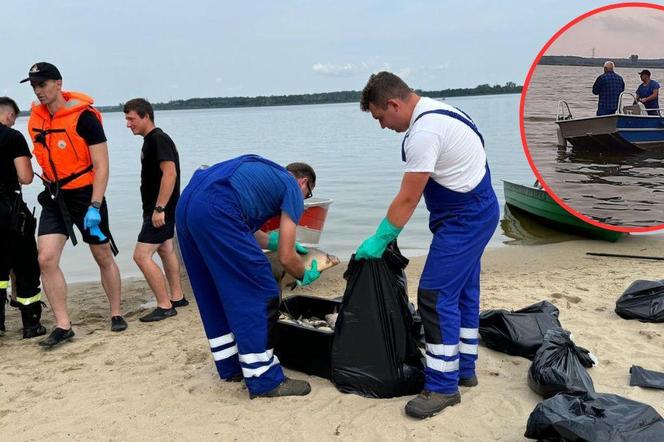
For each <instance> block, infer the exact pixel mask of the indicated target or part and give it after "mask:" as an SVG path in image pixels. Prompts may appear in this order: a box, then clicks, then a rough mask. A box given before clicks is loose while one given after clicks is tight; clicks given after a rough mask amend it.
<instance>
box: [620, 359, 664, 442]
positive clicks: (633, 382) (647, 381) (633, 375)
mask: <svg viewBox="0 0 664 442" xmlns="http://www.w3.org/2000/svg"><path fill="white" fill-rule="evenodd" d="M629 374H630V377H629V385H630V386H632V387H646V388H658V389H660V390H664V373H660V372H658V371H652V370H646V369H645V368H643V367H639V366H638V365H632V367H631V368H630V369H629ZM662 439H663V440H664V437H663V438H662Z"/></svg>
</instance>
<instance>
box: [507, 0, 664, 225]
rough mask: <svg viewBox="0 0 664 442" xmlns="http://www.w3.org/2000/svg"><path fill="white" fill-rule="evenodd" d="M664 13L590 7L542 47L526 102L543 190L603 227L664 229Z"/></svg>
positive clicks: (527, 133)
mask: <svg viewBox="0 0 664 442" xmlns="http://www.w3.org/2000/svg"><path fill="white" fill-rule="evenodd" d="M662 42H664V7H663V6H660V5H650V4H643V3H639V4H635V3H624V4H616V5H611V6H607V7H603V8H600V9H596V10H594V11H590V12H588V13H587V14H584V15H582V16H580V17H578V18H577V19H575V20H573V21H572V22H570V23H569V24H568V25H566V26H565V27H564V28H562V29H561V30H560V31H559V32H558V33H557V34H556V35H554V36H553V37H552V38H551V40H549V42H548V43H547V44H546V45H545V46H544V48H543V49H542V50H541V51H540V53H539V54H538V56H537V58H536V59H535V61H534V63H533V65H532V66H531V69H530V71H529V73H528V77H527V79H526V82H525V84H524V88H523V93H522V96H521V108H520V121H521V138H522V141H523V145H524V149H525V151H526V156H527V157H528V161H529V162H530V165H531V167H532V168H533V171H534V172H535V175H536V176H537V179H538V182H539V185H541V186H542V187H543V188H544V189H545V190H546V191H547V192H548V193H549V195H550V196H551V197H552V198H553V199H554V200H555V201H556V203H558V204H559V205H560V206H562V207H563V208H565V209H566V210H567V211H569V212H570V213H572V214H573V215H575V216H577V217H578V218H580V219H582V220H583V221H585V222H587V223H590V224H594V225H595V226H597V227H601V228H604V229H609V230H614V231H621V232H642V231H651V230H658V229H662V228H664V109H662V107H664V96H662V97H660V96H659V95H660V84H661V83H662V82H664V44H662Z"/></svg>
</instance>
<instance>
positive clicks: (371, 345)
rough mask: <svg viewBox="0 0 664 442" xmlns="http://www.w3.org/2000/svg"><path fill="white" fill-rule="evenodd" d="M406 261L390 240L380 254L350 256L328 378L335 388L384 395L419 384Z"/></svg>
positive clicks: (420, 369)
mask: <svg viewBox="0 0 664 442" xmlns="http://www.w3.org/2000/svg"><path fill="white" fill-rule="evenodd" d="M407 265H408V259H406V258H405V257H403V256H402V255H401V253H399V249H398V248H397V246H396V243H392V244H391V245H390V247H388V250H386V251H385V253H384V254H383V257H382V258H381V259H369V260H360V261H355V260H354V259H353V258H351V261H350V263H349V264H348V269H347V270H346V272H345V273H344V278H346V280H347V285H346V291H345V293H344V297H343V302H342V305H341V309H340V310H339V316H338V317H337V322H336V324H335V330H334V342H333V344H332V382H333V383H334V385H335V386H336V387H337V388H338V389H339V390H340V391H342V392H344V393H355V394H359V395H362V396H368V397H374V398H389V397H395V396H404V395H412V394H417V393H419V392H420V391H421V390H422V388H423V386H424V371H423V370H424V367H423V364H422V353H421V352H420V351H419V349H418V348H417V341H416V337H415V334H416V330H417V327H416V326H415V324H414V322H413V315H412V312H411V311H410V309H409V307H408V297H407V296H408V294H407V292H406V276H405V274H404V269H405V267H406V266H407Z"/></svg>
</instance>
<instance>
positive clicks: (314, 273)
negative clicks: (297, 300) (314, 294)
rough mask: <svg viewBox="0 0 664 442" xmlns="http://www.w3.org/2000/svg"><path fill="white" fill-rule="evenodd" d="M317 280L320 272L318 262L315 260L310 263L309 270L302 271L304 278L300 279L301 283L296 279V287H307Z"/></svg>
mask: <svg viewBox="0 0 664 442" xmlns="http://www.w3.org/2000/svg"><path fill="white" fill-rule="evenodd" d="M318 278H320V272H319V271H318V262H316V260H315V259H314V260H313V261H311V268H310V269H304V276H303V277H302V281H300V280H299V279H298V280H297V285H300V286H303V285H309V284H311V283H312V282H314V281H315V280H317V279H318Z"/></svg>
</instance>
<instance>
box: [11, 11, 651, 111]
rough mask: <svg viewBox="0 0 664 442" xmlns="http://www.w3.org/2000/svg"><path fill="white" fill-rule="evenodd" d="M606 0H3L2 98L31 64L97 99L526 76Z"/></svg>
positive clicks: (27, 96) (17, 95) (22, 88)
mask: <svg viewBox="0 0 664 442" xmlns="http://www.w3.org/2000/svg"><path fill="white" fill-rule="evenodd" d="M610 3H611V2H606V1H593V0H588V1H583V2H566V1H560V0H541V1H537V2H533V1H531V0H528V1H521V0H519V1H509V0H507V1H503V2H495V1H487V0H476V1H466V2H459V1H447V0H427V1H425V0H409V1H405V0H398V1H393V0H382V1H380V0H337V1H334V2H331V1H295V0H281V1H263V0H253V1H250V2H237V1H232V2H231V1H226V0H188V1H182V0H177V1H175V0H160V1H154V0H143V1H140V2H138V1H127V0H113V1H99V0H57V1H44V2H26V1H24V0H2V11H1V14H2V15H1V17H2V26H1V29H0V37H1V38H2V41H3V53H4V57H3V61H2V67H1V68H0V94H2V95H9V96H11V97H13V98H14V99H15V100H16V101H17V102H18V103H19V106H20V107H21V108H23V109H26V108H27V107H28V106H29V103H30V102H31V101H32V100H33V99H34V95H33V94H32V91H31V89H30V86H29V85H27V84H21V85H19V84H18V82H19V81H20V80H21V79H23V78H25V77H26V76H27V72H28V70H29V68H30V66H31V65H32V64H33V63H35V62H37V61H48V62H51V63H53V64H55V65H56V66H58V68H59V69H60V71H61V73H62V75H63V88H64V89H65V90H76V91H81V92H85V93H86V94H88V95H90V96H92V97H93V98H94V99H95V101H96V103H97V104H98V105H114V104H118V103H122V102H125V101H127V100H128V99H131V98H134V97H145V98H147V99H148V100H150V101H153V102H162V101H169V100H173V99H186V98H192V97H229V96H258V95H282V94H300V93H315V92H330V91H339V90H361V89H362V88H363V86H364V84H365V83H366V81H367V78H368V76H369V75H370V74H371V73H373V72H378V71H380V70H389V71H392V72H395V73H397V74H398V75H400V76H402V77H403V78H404V80H405V81H406V82H407V83H408V84H409V85H410V86H411V87H413V88H416V89H423V90H441V89H446V88H458V87H475V86H477V85H478V84H483V83H489V84H496V83H500V84H504V83H505V82H508V81H513V82H515V83H518V84H523V82H524V79H525V76H526V73H527V71H528V69H529V67H530V65H531V63H532V62H533V60H534V58H535V57H536V55H537V53H538V52H539V51H540V49H541V48H542V47H543V46H544V44H545V43H546V42H547V41H548V40H549V38H551V36H552V35H553V34H554V33H555V32H557V31H558V30H559V29H560V28H561V27H562V26H564V25H565V24H567V23H568V22H570V21H571V20H573V19H574V18H575V17H577V16H579V15H580V14H582V13H585V12H587V11H589V10H591V9H594V8H597V7H600V6H603V5H606V4H610ZM651 41H652V40H651ZM659 41H660V42H661V41H664V40H662V39H660V40H659ZM643 54H644V55H645V52H643ZM639 55H641V53H639Z"/></svg>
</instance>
